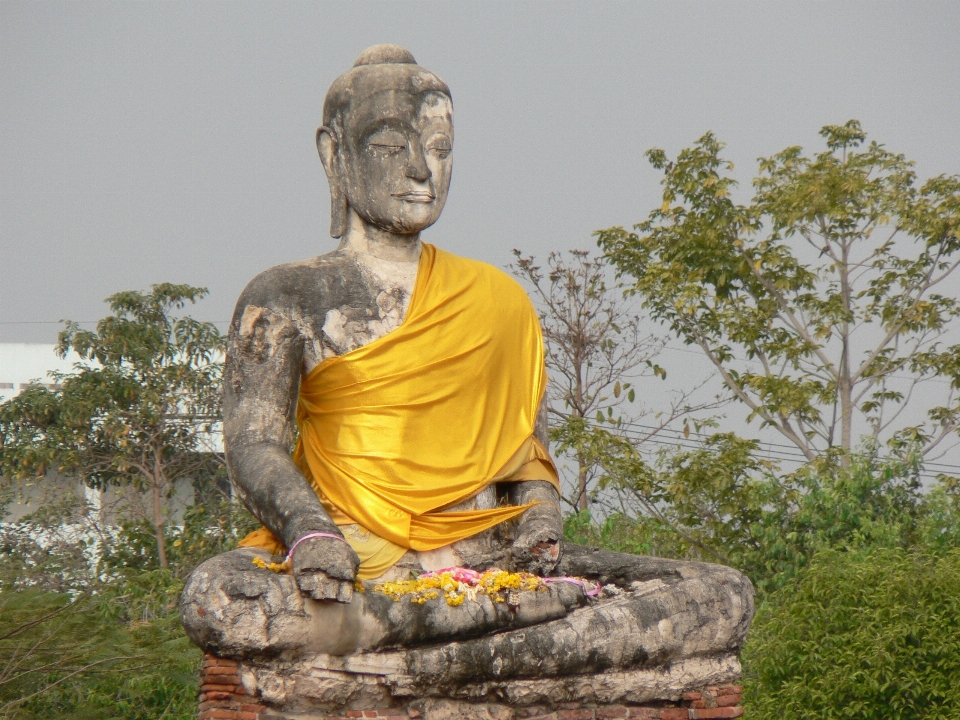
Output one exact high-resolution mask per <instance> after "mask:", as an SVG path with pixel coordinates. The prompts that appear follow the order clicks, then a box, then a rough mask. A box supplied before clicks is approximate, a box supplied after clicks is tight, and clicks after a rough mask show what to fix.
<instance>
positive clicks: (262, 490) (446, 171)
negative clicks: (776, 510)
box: [180, 45, 753, 692]
mask: <svg viewBox="0 0 960 720" xmlns="http://www.w3.org/2000/svg"><path fill="white" fill-rule="evenodd" d="M453 141H454V130H453V105H452V100H451V94H450V90H449V88H448V87H447V85H446V84H445V83H444V82H443V80H441V79H440V78H439V77H438V76H437V75H436V74H434V73H432V72H430V71H429V70H426V69H425V68H423V67H420V66H419V65H417V64H416V61H415V60H414V58H413V56H412V55H411V54H410V53H409V52H408V51H406V50H405V49H403V48H400V47H398V46H394V45H378V46H374V47H371V48H369V49H367V50H366V51H364V52H363V53H362V54H361V55H360V57H359V59H358V60H357V61H356V63H355V64H354V66H353V68H352V69H350V70H349V71H347V72H346V73H345V74H343V75H341V76H340V77H339V78H337V80H336V81H335V82H334V83H333V85H332V86H331V88H330V90H329V92H328V94H327V96H326V100H325V103H324V107H323V125H322V126H321V127H320V129H319V130H318V131H317V149H318V151H319V154H320V160H321V163H322V165H323V169H324V171H325V172H326V175H327V179H328V181H329V185H330V196H331V235H332V236H333V237H334V238H339V243H340V244H339V247H338V248H337V249H336V250H334V251H333V252H330V253H327V254H325V255H320V256H318V257H313V258H310V259H308V260H302V261H298V262H291V263H287V264H284V265H280V266H278V267H274V268H272V269H270V270H267V271H266V272H264V273H262V274H261V275H259V276H257V277H256V278H254V279H253V281H251V282H250V284H249V285H248V286H247V287H246V289H245V290H244V291H243V293H242V295H241V297H240V299H239V302H238V303H237V308H236V311H235V313H234V316H233V319H232V321H231V324H230V330H229V340H228V350H227V356H226V367H225V377H224V442H225V448H226V459H227V465H228V469H229V472H230V478H231V481H232V484H233V487H234V488H235V492H236V495H237V497H238V498H239V500H240V501H241V502H242V503H243V504H244V505H245V506H246V507H247V508H248V509H249V510H250V512H251V513H253V515H255V516H256V517H257V518H258V519H259V520H260V522H261V523H262V525H263V527H262V529H260V530H258V531H256V532H254V533H252V534H251V535H250V536H248V537H247V538H245V540H244V541H243V542H242V543H241V547H240V548H238V549H237V550H234V551H232V552H228V553H225V554H223V555H220V556H218V557H215V558H212V559H210V560H208V561H206V562H205V563H203V564H202V565H200V566H199V567H198V568H197V569H196V570H195V571H194V572H193V573H192V575H191V576H190V578H189V579H188V581H187V583H186V587H185V590H184V592H183V596H182V598H181V605H180V607H181V617H182V620H183V623H184V627H185V628H186V630H187V633H188V635H189V637H190V638H191V639H192V640H193V641H194V642H195V643H196V644H198V645H199V646H200V647H202V648H203V649H204V650H206V651H207V652H210V653H213V654H215V655H217V656H219V657H226V658H237V659H247V660H251V659H252V660H256V659H258V658H279V659H281V660H283V661H285V662H287V661H288V662H296V659H297V658H302V657H306V656H308V655H309V656H323V657H328V658H341V659H343V658H347V659H349V658H355V657H357V656H362V655H364V653H367V654H369V653H378V652H380V653H382V652H394V653H400V656H402V658H403V660H402V665H403V667H404V670H403V673H401V674H404V673H405V675H404V677H407V678H408V684H409V682H413V683H414V685H416V686H417V687H419V688H421V690H420V692H453V690H452V688H456V687H463V686H466V685H470V684H471V683H473V684H476V683H478V682H493V681H496V682H509V681H511V680H513V679H531V678H544V679H549V678H562V677H569V676H578V677H582V676H584V674H590V673H604V672H610V671H617V672H629V671H632V670H635V669H638V668H641V669H642V668H651V667H661V666H666V665H670V664H671V663H677V662H681V661H685V660H690V659H691V658H692V659H698V662H699V661H702V662H705V663H707V664H708V665H709V664H710V663H711V662H712V663H713V665H711V667H713V668H714V670H715V671H716V672H715V673H714V674H715V675H716V673H720V675H723V673H724V672H726V673H727V675H730V674H731V673H732V672H734V671H733V670H731V668H733V666H734V665H735V663H736V659H735V655H736V651H737V649H738V647H739V645H740V643H741V642H742V640H743V638H744V636H745V633H746V630H747V627H748V625H749V622H750V618H751V616H752V612H753V604H752V603H753V590H752V587H751V586H750V583H749V580H747V579H746V578H745V577H744V576H742V575H741V574H740V573H738V572H736V571H735V570H732V569H730V568H725V567H722V566H717V565H710V564H705V563H694V562H680V561H671V560H664V559H657V558H648V557H638V556H632V555H624V554H619V553H611V552H606V551H601V550H597V549H593V548H586V547H580V546H577V545H573V544H571V543H568V542H566V541H564V540H563V539H562V531H563V525H562V518H561V512H560V503H559V485H558V479H557V471H556V468H555V466H554V463H553V461H552V459H551V458H550V455H549V452H548V445H547V435H546V420H545V405H544V394H545V388H546V382H547V380H546V374H545V369H544V350H543V342H542V338H541V335H540V329H539V324H538V318H537V314H536V312H535V310H534V308H533V306H532V305H531V303H530V301H529V299H528V297H527V295H526V294H525V292H524V291H523V289H522V288H521V287H520V286H519V285H518V284H517V283H516V282H515V281H514V280H513V279H512V278H510V277H509V276H508V275H506V274H505V273H503V272H501V271H500V270H497V269H495V268H493V267H491V266H489V265H486V264H484V263H481V262H478V261H474V260H469V259H465V258H460V257H457V256H455V255H452V254H450V253H448V252H446V251H444V250H442V249H441V248H438V247H435V246H433V245H431V244H428V243H425V242H423V241H422V239H421V232H422V231H424V230H425V229H427V228H429V227H430V226H431V225H433V224H434V223H435V222H436V221H437V219H438V218H439V216H440V213H441V211H442V210H443V206H444V203H445V201H446V198H447V193H448V190H449V188H450V180H451V172H452V161H453ZM448 568H457V569H458V570H457V572H470V571H476V572H482V571H492V570H493V569H500V570H502V571H504V573H517V572H520V571H523V572H526V573H530V574H531V576H530V577H527V576H524V577H527V580H525V581H524V582H529V583H532V584H529V585H526V586H524V587H525V588H526V589H524V588H520V589H517V588H514V589H509V590H505V593H506V594H505V595H503V594H501V595H497V593H494V592H491V593H484V592H480V593H468V594H469V598H467V601H465V602H464V597H463V596H462V595H461V596H459V597H458V600H457V602H451V601H450V600H451V597H453V596H452V595H451V594H450V593H449V592H447V590H444V589H443V588H441V589H440V590H438V591H437V592H434V593H433V594H430V593H421V594H420V595H418V596H416V597H415V598H414V599H415V601H414V602H407V601H404V600H405V599H404V598H400V599H399V600H398V597H397V595H396V593H393V594H391V592H389V591H384V588H385V587H390V586H391V585H390V584H391V583H398V582H400V583H401V584H402V581H405V580H410V579H411V578H417V577H423V576H424V574H425V573H426V574H429V573H434V577H438V575H436V573H439V572H441V571H443V570H445V569H448ZM539 578H543V579H542V580H539ZM534 586H536V588H537V589H536V590H532V589H531V588H533V587H534ZM398 657H399V656H398ZM337 662H347V660H342V661H337ZM689 667H690V666H688V668H687V669H688V670H689ZM704 667H706V666H704ZM717 668H720V669H717ZM711 677H712V676H711ZM718 677H719V676H718ZM409 678H413V680H409ZM714 679H716V678H714ZM444 688H446V690H443V689H444Z"/></svg>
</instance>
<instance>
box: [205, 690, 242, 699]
mask: <svg viewBox="0 0 960 720" xmlns="http://www.w3.org/2000/svg"><path fill="white" fill-rule="evenodd" d="M236 699H239V697H238V695H237V694H236V693H235V692H229V691H227V692H225V691H223V690H210V691H206V690H205V691H204V692H202V693H200V702H205V701H207V700H236Z"/></svg>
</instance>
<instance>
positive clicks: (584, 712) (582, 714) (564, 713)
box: [557, 708, 594, 720]
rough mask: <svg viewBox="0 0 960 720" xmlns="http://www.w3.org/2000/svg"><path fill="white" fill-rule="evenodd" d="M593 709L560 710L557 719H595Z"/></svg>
mask: <svg viewBox="0 0 960 720" xmlns="http://www.w3.org/2000/svg"><path fill="white" fill-rule="evenodd" d="M593 717H594V716H593V710H590V709H588V708H578V709H576V710H560V711H559V712H558V713H557V720H593Z"/></svg>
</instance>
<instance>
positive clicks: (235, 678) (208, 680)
mask: <svg viewBox="0 0 960 720" xmlns="http://www.w3.org/2000/svg"><path fill="white" fill-rule="evenodd" d="M242 684H243V683H242V682H241V680H240V676H239V675H213V676H212V677H210V676H208V677H205V678H203V680H202V681H201V682H200V692H203V691H204V689H206V688H208V687H210V686H212V685H216V686H218V687H219V686H221V685H234V686H236V685H242Z"/></svg>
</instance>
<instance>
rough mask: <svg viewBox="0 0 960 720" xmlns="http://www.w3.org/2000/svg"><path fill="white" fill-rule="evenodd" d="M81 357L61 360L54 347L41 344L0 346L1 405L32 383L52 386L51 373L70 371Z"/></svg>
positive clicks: (72, 354) (76, 356)
mask: <svg viewBox="0 0 960 720" xmlns="http://www.w3.org/2000/svg"><path fill="white" fill-rule="evenodd" d="M79 360H80V356H79V355H77V354H76V353H70V355H69V356H67V357H66V358H61V357H60V356H58V355H57V353H56V345H46V344H43V343H0V403H2V402H6V401H7V400H9V399H10V398H12V397H14V396H15V395H17V394H18V393H19V392H20V391H21V390H22V389H23V388H25V387H26V386H27V385H29V384H30V383H31V382H40V383H43V384H44V385H48V386H49V385H51V384H52V383H53V379H52V378H50V375H49V373H50V372H53V371H60V372H69V371H71V370H72V369H73V365H74V363H76V362H79Z"/></svg>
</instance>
